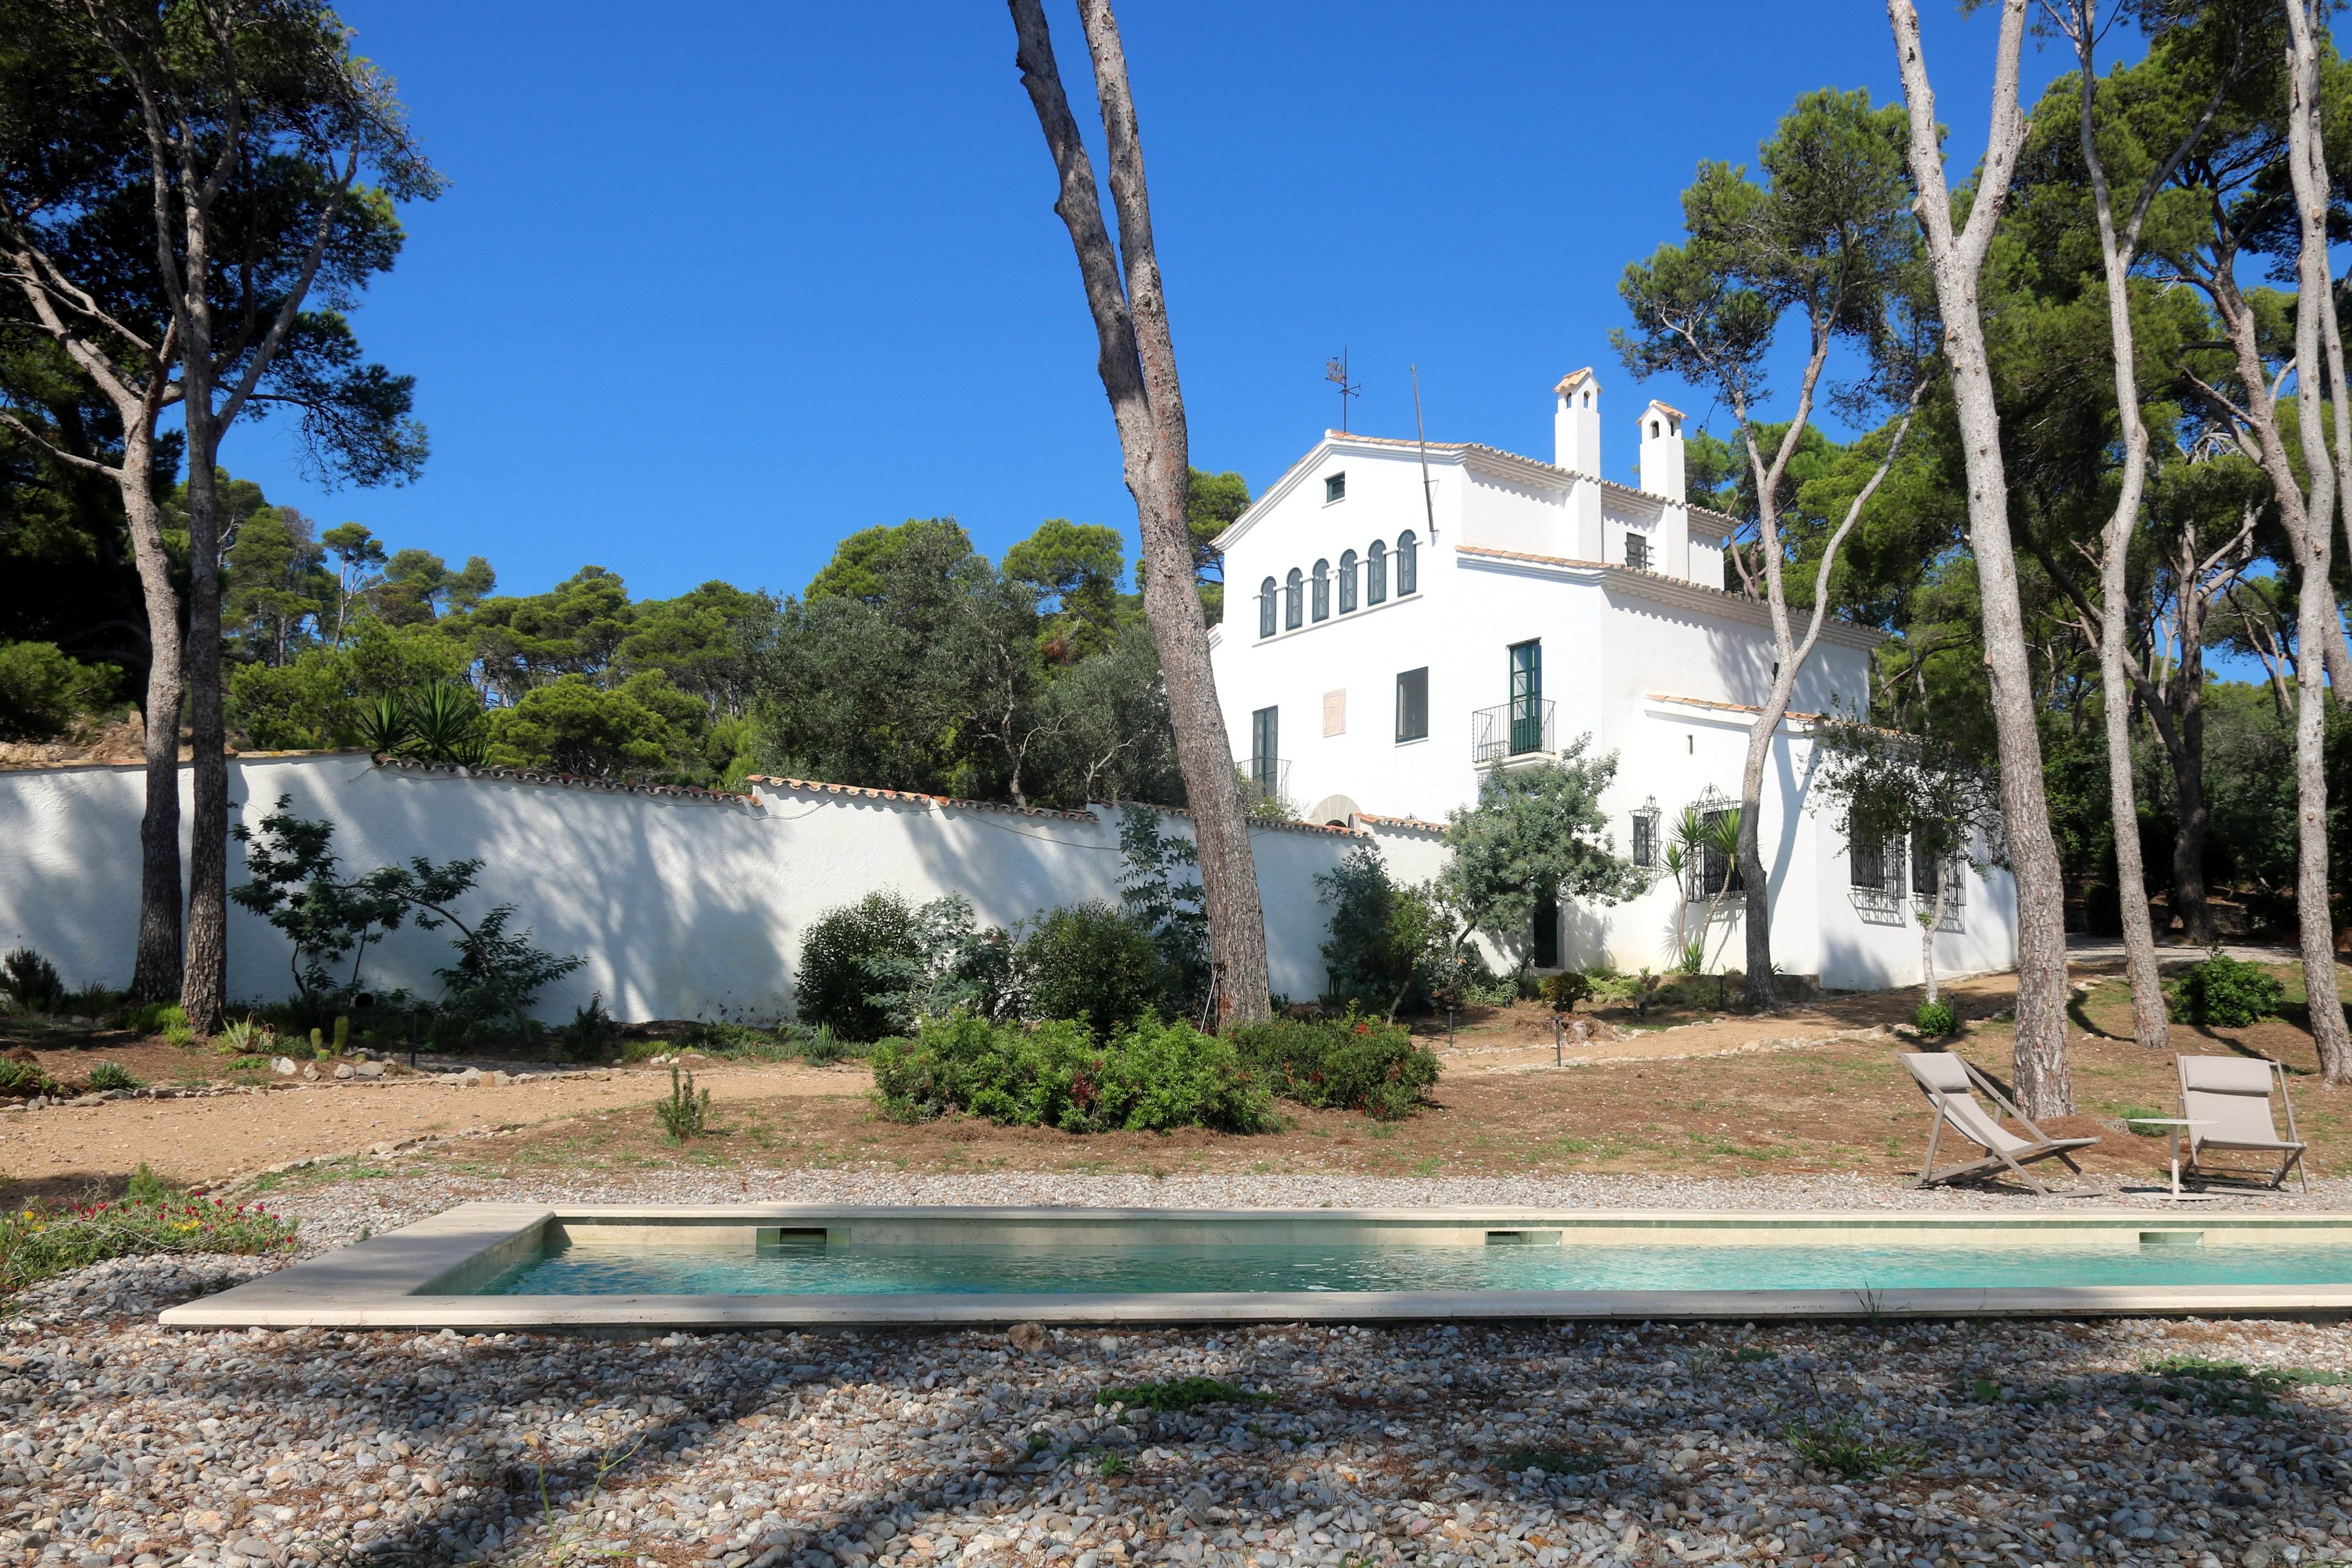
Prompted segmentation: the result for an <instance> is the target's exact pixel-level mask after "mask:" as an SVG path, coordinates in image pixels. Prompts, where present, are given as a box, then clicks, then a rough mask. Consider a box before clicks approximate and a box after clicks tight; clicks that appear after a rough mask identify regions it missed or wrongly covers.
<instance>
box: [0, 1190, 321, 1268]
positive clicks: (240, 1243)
mask: <svg viewBox="0 0 2352 1568" xmlns="http://www.w3.org/2000/svg"><path fill="white" fill-rule="evenodd" d="M145 1177H146V1179H145V1181H143V1182H142V1181H141V1180H140V1178H139V1177H137V1176H134V1177H133V1178H132V1188H133V1195H132V1196H131V1197H128V1198H125V1199H124V1200H122V1201H121V1202H120V1203H111V1204H84V1205H76V1206H74V1207H71V1208H25V1209H22V1210H19V1211H18V1212H16V1213H14V1214H8V1215H0V1294H6V1293H9V1292H13V1291H16V1290H21V1289H24V1288H25V1287H26V1286H27V1285H31V1284H34V1283H36V1282H37V1281H39V1280H42V1279H47V1278H48V1277H49V1276H51V1275H53V1274H62V1273H64V1272H66V1271H67V1270H68V1269H70V1268H84V1267H87V1266H88V1265H89V1264H92V1263H96V1262H99V1261H100V1260H101V1259H104V1258H128V1257H132V1256H134V1255H142V1254H147V1253H162V1252H170V1253H190V1252H226V1253H235V1254H238V1255H241V1256H252V1255H255V1254H259V1253H266V1252H276V1251H279V1250H282V1249H283V1248H286V1247H291V1246H293V1244H294V1222H293V1221H292V1220H289V1219H281V1218H279V1217H278V1215H273V1214H268V1213H265V1212H263V1211H262V1210H260V1209H257V1208H246V1207H238V1208H231V1207H229V1206H228V1205H226V1204H224V1203H222V1202H221V1201H220V1200H219V1199H217V1198H214V1199H210V1200H204V1199H193V1198H184V1197H179V1196H175V1195H173V1194H171V1193H169V1192H168V1191H165V1190H163V1184H162V1183H161V1182H160V1181H157V1180H156V1179H155V1176H154V1173H152V1172H146V1173H145Z"/></svg>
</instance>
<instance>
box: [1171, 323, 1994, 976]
mask: <svg viewBox="0 0 2352 1568" xmlns="http://www.w3.org/2000/svg"><path fill="white" fill-rule="evenodd" d="M1554 390H1555V395H1556V403H1555V408H1554V413H1553V422H1554V437H1555V443H1556V445H1555V450H1554V453H1553V460H1552V461H1550V462H1549V463H1546V462H1539V461H1538V460H1537V459H1535V458H1523V457H1518V456H1516V455H1514V454H1512V453H1509V452H1505V451H1499V450H1497V449H1496V448H1495V447H1484V446H1478V445H1475V444H1471V443H1461V444H1439V443H1434V442H1433V443H1430V444H1428V445H1427V446H1425V447H1424V446H1423V444H1421V443H1419V442H1415V441H1400V440H1389V439H1382V438H1380V437H1370V436H1357V435H1349V434H1347V433H1344V432H1340V431H1326V432H1325V433H1324V436H1323V439H1322V440H1320V441H1319V442H1318V443H1317V444H1316V446H1315V447H1314V448H1313V449H1312V450H1310V451H1309V452H1307V455H1306V456H1305V457H1303V458H1300V459H1299V460H1298V461H1297V463H1296V464H1294V465H1292V467H1291V468H1290V470H1289V471H1288V472H1287V473H1286V474H1284V475H1283V476H1282V478H1281V479H1278V480H1276V482H1275V483H1274V484H1273V485H1272V486H1270V487H1268V489H1266V491H1265V494H1264V495H1262V496H1261V497H1259V499H1258V500H1257V501H1256V503H1255V505H1253V506H1252V507H1251V508H1250V509H1249V510H1247V511H1246V512H1244V513H1243V514H1242V516H1241V517H1240V518H1239V519H1237V520H1236V521H1234V524H1233V526H1232V527H1231V528H1229V529H1227V530H1226V531H1224V533H1223V535H1221V536H1220V537H1219V539H1218V541H1217V542H1218V545H1219V547H1220V548H1221V549H1222V550H1223V552H1224V563H1225V582H1226V584H1227V589H1226V593H1227V599H1226V613H1225V620H1224V624H1223V626H1220V627H1218V628H1217V629H1216V630H1215V631H1214V632H1213V634H1212V637H1213V650H1214V652H1213V658H1214V665H1215V670H1216V679H1217V689H1218V692H1219V694H1220V697H1221V699H1222V700H1223V705H1224V710H1225V717H1226V722H1227V723H1228V725H1230V726H1231V727H1232V730H1233V743H1234V755H1235V757H1236V759H1237V762H1238V765H1239V766H1240V767H1241V768H1242V770H1243V771H1244V773H1246V774H1247V776H1248V777H1249V778H1250V779H1251V780H1252V781H1253V783H1254V784H1255V786H1256V787H1258V788H1259V789H1262V790H1265V791H1267V792H1270V793H1274V794H1276V795H1280V797H1281V798H1282V799H1283V800H1285V801H1286V802H1287V803H1289V805H1291V806H1292V808H1293V809H1294V810H1295V811H1297V812H1298V813H1299V814H1300V815H1301V816H1304V817H1305V818H1306V819H1307V820H1308V821H1311V822H1318V823H1327V822H1328V823H1334V824H1339V825H1343V826H1346V825H1352V824H1354V823H1355V822H1356V820H1357V819H1359V818H1361V819H1363V820H1364V821H1365V822H1366V823H1368V824H1379V825H1381V826H1383V827H1385V828H1388V829H1389V830H1391V831H1393V830H1394V829H1395V828H1396V827H1397V826H1402V823H1401V822H1400V819H1408V820H1413V819H1417V820H1419V821H1422V822H1425V823H1427V822H1434V821H1436V820H1439V819H1442V818H1443V817H1444V814H1445V813H1446V812H1447V811H1448V810H1450V809H1452V808H1454V807H1455V806H1460V805H1467V804H1469V803H1471V802H1472V801H1474V800H1475V798H1476V796H1477V792H1478V779H1479V775H1480V773H1481V772H1482V771H1483V770H1485V769H1487V768H1495V767H1511V766H1514V765H1523V764H1525V763H1528V762H1532V761H1537V760H1540V759H1543V758H1548V757H1553V756H1557V755H1558V754H1559V752H1561V751H1562V750H1563V749H1564V748H1566V747H1567V746H1569V745H1570V744H1573V743H1574V742H1576V741H1577V740H1578V739H1579V738H1580V737H1583V736H1587V735H1589V736H1591V751H1593V752H1596V753H1607V752H1615V753H1616V755H1617V759H1618V767H1617V775H1616V781H1615V784H1614V785H1613V786H1612V790H1611V792H1610V795H1609V797H1608V800H1607V802H1606V805H1607V807H1608V810H1609V812H1610V816H1611V818H1612V823H1613V824H1614V837H1615V840H1616V846H1617V848H1618V850H1619V851H1620V852H1621V853H1628V854H1630V855H1631V856H1632V857H1633V859H1634V861H1635V862H1636V863H1637V864H1641V865H1645V866H1652V867H1656V866H1657V863H1658V860H1659V848H1660V846H1661V843H1662V841H1663V838H1664V835H1665V834H1666V833H1667V832H1668V831H1670V829H1671V826H1672V824H1673V823H1674V822H1675V820H1676V819H1677V818H1678V817H1679V816H1681V814H1682V812H1683V810H1684V808H1685V807H1686V806H1692V805H1696V806H1697V807H1699V808H1700V809H1701V810H1702V811H1707V810H1715V809H1721V808H1723V807H1727V806H1730V805H1736V804H1737V802H1738V795H1739V773H1740V766H1741V762H1742V759H1743V757H1744V754H1745V752H1746V747H1747V741H1748V726H1749V724H1750V723H1751V722H1752V721H1753V718H1754V715H1755V713H1756V709H1755V707H1754V706H1753V705H1754V704H1756V703H1758V702H1759V701H1760V700H1762V699H1763V697H1764V695H1765V693H1766V687H1767V685H1768V683H1769V680H1770V679H1771V676H1772V664H1773V651H1772V642H1771V635H1770V633H1769V629H1768V623H1767V620H1766V613H1765V610H1764V607H1763V606H1762V605H1760V604H1759V603H1757V602H1755V601H1752V600H1749V599H1747V598H1744V597H1740V596H1738V595H1733V594H1728V593H1726V592H1725V591H1724V588H1723V574H1724V559H1723V557H1724V547H1725V543H1726V542H1727V539H1728V538H1729V536H1730V533H1731V530H1732V528H1733V527H1734V520H1733V519H1731V518H1729V517H1726V516H1724V515H1723V514H1721V513H1719V512H1715V511H1710V510H1707V509H1706V508H1704V507H1695V506H1692V505H1690V504H1689V503H1688V502H1687V500H1685V489H1684V469H1683V440H1684V438H1683V429H1682V426H1683V416H1682V415H1681V414H1680V413H1678V412H1677V411H1675V409H1672V408H1669V407H1668V406H1666V405H1664V404H1663V403H1659V402H1655V401H1653V402H1652V403H1650V404H1649V405H1648V406H1647V407H1645V408H1643V410H1642V411H1641V414H1640V415H1639V416H1638V418H1637V421H1636V425H1637V428H1636V432H1635V434H1636V438H1637V439H1638V441H1639V442H1640V452H1641V479H1642V482H1641V485H1640V488H1638V489H1635V488H1633V487H1629V486H1626V485H1622V484H1617V483H1614V482H1612V481H1611V480H1608V479H1602V478H1601V477H1600V474H1601V414H1600V394H1601V387H1600V384H1599V383H1598V382H1597V381H1596V380H1595V379H1594V377H1593V374H1592V373H1591V371H1590V370H1580V371H1578V372H1576V373H1574V374H1571V375H1570V376H1569V377H1567V378H1566V379H1565V380H1563V381H1562V382H1561V383H1560V384H1559V386H1558V387H1557V388H1555V389H1554ZM1881 635H1882V634H1880V633H1878V632H1875V631H1873V630H1870V629H1868V628H1866V627H1863V626H1852V625H1847V624H1844V623H1838V624H1835V625H1832V626H1829V627H1827V628H1826V629H1825V630H1824V631H1823V633H1822V638H1821V641H1820V643H1819V644H1818V645H1817V646H1816V647H1815V648H1814V650H1813V654H1812V657H1811V658H1810V659H1809V660H1808V661H1807V663H1806V665H1805V668H1804V669H1803V670H1801V672H1800V673H1799V676H1798V679H1797V686H1796V691H1795V694H1794V698H1793V700H1792V702H1791V708H1792V710H1794V712H1795V713H1796V714H1797V715H1799V716H1798V717H1795V718H1792V719H1791V720H1790V721H1788V722H1786V723H1784V724H1783V726H1782V728H1781V731H1780V736H1779V738H1778V739H1777V741H1776V742H1775V745H1774V750H1773V753H1772V758H1771V763H1770V766H1769V771H1768V773H1767V777H1766V783H1765V790H1764V802H1763V813H1762V822H1761V825H1760V826H1761V829H1762V833H1763V836H1764V837H1763V844H1764V855H1765V861H1766V864H1767V867H1768V868H1769V876H1770V878H1771V882H1772V900H1771V904H1772V911H1773V913H1772V921H1773V926H1772V950H1773V955H1774V959H1775V961H1776V962H1777V963H1779V965H1780V967H1781V968H1782V969H1783V970H1784V971H1787V972H1789V973H1803V974H1815V975H1818V976H1819V977H1820V980H1821V983H1822V984H1824V985H1830V986H1836V987H1848V988H1865V987H1874V986H1882V985H1894V984H1910V983H1913V982H1916V980H1917V979H1918V978H1919V967H1920V953H1919V929H1918V926H1917V925H1916V923H1915V921H1914V916H1913V908H1912V906H1913V900H1915V899H1916V897H1918V895H1919V892H1920V884H1922V883H1923V882H1924V883H1925V884H1926V887H1927V890H1928V891H1930V892H1932V889H1933V887H1934V879H1936V878H1937V877H1939V876H1950V875H1954V874H1955V873H1957V875H1958V881H1957V882H1956V883H1955V891H1956V892H1957V893H1958V898H1957V899H1955V900H1951V907H1950V909H1949V910H1948V913H1947V916H1946V918H1945V920H1944V921H1943V924H1942V927H1941V929H1940V930H1939V931H1938V933H1937V939H1936V942H1937V946H1936V962H1937V970H1938V972H1939V973H1968V972H1974V971H1982V970H1988V969H2005V968H2008V967H2010V966H2011V965H2012V964H2013V963H2014V962H2015V958H2016V903H2015V897H2014V889H2013V888H2012V886H2011V881H2010V879H2009V878H2008V876H2007V874H2006V873H2004V872H2000V871H1995V872H1994V873H1993V874H1992V876H1991V877H1990V878H1980V877H1979V876H1977V875H1976V874H1975V873H1973V872H1971V871H1969V870H1968V869H1967V868H1965V867H1958V868H1938V867H1937V866H1935V865H1933V864H1932V863H1928V862H1922V863H1920V864H1918V865H1916V866H1913V865H1908V864H1906V862H1908V861H1909V860H1910V859H1911V857H1909V856H1907V855H1906V854H1904V853H1902V852H1901V851H1900V847H1889V848H1891V849H1894V850H1895V852H1894V853H1887V852H1885V851H1880V852H1876V853H1873V852H1870V851H1868V850H1865V851H1864V852H1863V853H1861V854H1855V853H1853V852H1852V851H1851V850H1850V848H1849V847H1848V846H1847V845H1845V844H1844V843H1843V842H1842V841H1841V840H1840V838H1839V836H1838V834H1837V833H1836V831H1835V830H1834V828H1833V827H1832V824H1831V822H1830V821H1829V820H1827V819H1825V818H1824V817H1823V816H1818V815H1815V814H1814V813H1811V812H1809V811H1808V810H1807V809H1806V807H1805V797H1806V787H1807V784H1808V782H1809V780H1810V778H1811V754H1812V744H1811V741H1810V739H1809V738H1808V737H1809V730H1808V727H1807V725H1806V723H1805V721H1804V719H1803V717H1802V715H1805V714H1808V713H1813V712H1819V711H1822V710H1829V709H1830V708H1832V706H1833V704H1842V705H1843V706H1844V707H1846V708H1849V709H1850V708H1853V707H1854V706H1857V705H1859V704H1860V703H1862V702H1863V701H1864V700H1865V699H1866V697H1867V694H1868V691H1869V675H1870V650H1871V648H1872V647H1873V646H1874V644H1876V643H1877V642H1878V641H1879V640H1880V638H1881ZM1707 881H1708V885H1710V886H1717V885H1719V883H1720V873H1719V872H1718V873H1717V874H1716V875H1714V876H1710V877H1709V878H1708V879H1707ZM1679 898H1680V893H1679V891H1678V890H1677V889H1676V887H1675V882H1674V880H1673V879H1671V878H1669V877H1667V876H1666V875H1664V871H1663V869H1661V870H1660V871H1659V875H1658V876H1657V878H1656V879H1654V882H1653V884H1652V886H1651V889H1650V891H1649V892H1648V893H1647V894H1646V895H1644V896H1643V897H1641V898H1639V899H1637V900H1633V902H1631V903H1627V904H1621V905H1618V906H1615V907H1613V908H1607V909H1601V908H1583V907H1573V906H1572V907H1570V908H1568V909H1564V910H1556V911H1555V910H1547V911H1544V912H1542V913H1540V914H1539V915H1538V919H1537V921H1536V929H1535V930H1533V931H1529V932H1528V933H1526V940H1527V942H1528V949H1527V952H1528V955H1529V956H1530V958H1531V959H1532V961H1533V963H1534V964H1535V966H1536V967H1537V968H1538V969H1551V968H1558V967H1574V966H1584V965H1590V964H1592V963H1600V962H1604V961H1605V962H1607V963H1611V964H1612V965H1614V966H1616V967H1618V968H1621V969H1637V968H1641V967H1644V966H1646V967H1650V968H1654V969H1665V968H1667V967H1670V966H1671V964H1672V963H1673V960H1674V955H1675V931H1676V929H1677V921H1676V913H1677V911H1676V909H1675V905H1676V902H1677V900H1678V899H1679ZM1729 902H1730V906H1731V907H1730V908H1729V909H1728V910H1726V912H1725V913H1724V915H1723V916H1722V918H1720V919H1718V920H1717V922H1716V923H1715V924H1714V925H1713V926H1712V927H1710V928H1708V934H1707V942H1708V953H1709V967H1710V968H1713V967H1717V966H1719V965H1728V966H1734V967H1736V966H1738V964H1740V963H1742V962H1743V961H1744V952H1745V947H1744V939H1743V937H1742V935H1741V932H1740V924H1739V922H1740V920H1741V918H1742V917H1741V916H1740V914H1739V913H1738V904H1739V902H1740V900H1738V898H1737V897H1735V898H1734V899H1732V900H1730V901H1729ZM1682 919H1683V929H1684V930H1685V935H1686V936H1695V935H1696V934H1697V932H1698V931H1699V930H1700V928H1701V926H1702V924H1703V923H1704V919H1705V909H1704V906H1703V905H1702V906H1696V907H1693V908H1690V909H1686V910H1684V911H1682Z"/></svg>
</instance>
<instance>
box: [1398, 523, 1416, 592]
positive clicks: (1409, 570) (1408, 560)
mask: <svg viewBox="0 0 2352 1568" xmlns="http://www.w3.org/2000/svg"><path fill="white" fill-rule="evenodd" d="M1420 586H1421V542H1420V541H1419V540H1417V539H1415V538H1413V536H1412V530H1411V529H1409V528H1408V529H1406V530H1405V531H1403V532H1402V533H1400V534H1398V535H1397V597H1398V598H1400V599H1402V598H1403V597H1404V596H1405V595H1407V594H1410V593H1412V592H1413V591H1414V590H1415V589H1417V588H1419V587H1420Z"/></svg>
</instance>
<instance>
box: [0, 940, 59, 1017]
mask: <svg viewBox="0 0 2352 1568" xmlns="http://www.w3.org/2000/svg"><path fill="white" fill-rule="evenodd" d="M0 994H5V996H6V997H7V998H8V1005H10V1006H12V1007H15V1008H17V1009H18V1010H20V1011H23V1012H26V1013H54V1012H56V1011H57V1010H58V1004H60V1003H62V1002H63V1001H64V1000H65V995H66V983H65V981H64V980H62V979H61V978H59V977H58V966H57V965H56V964H54V963H50V962H49V961H48V960H47V959H46V958H43V957H42V956H41V955H40V954H39V953H37V952H34V951H33V950H32V949H31V948H29V947H19V948H12V949H10V950H9V952H8V955H7V956H6V957H5V958H0Z"/></svg>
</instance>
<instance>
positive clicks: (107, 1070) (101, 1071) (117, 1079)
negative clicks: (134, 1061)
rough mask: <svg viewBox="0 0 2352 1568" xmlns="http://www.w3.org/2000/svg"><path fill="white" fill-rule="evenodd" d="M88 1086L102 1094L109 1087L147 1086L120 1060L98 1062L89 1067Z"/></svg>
mask: <svg viewBox="0 0 2352 1568" xmlns="http://www.w3.org/2000/svg"><path fill="white" fill-rule="evenodd" d="M89 1087H90V1089H91V1090H92V1091H93V1092H96V1093H99V1094H103V1093H105V1092H106V1091H107V1090H109V1089H144V1088H146V1087H147V1086H146V1085H145V1084H144V1083H142V1082H141V1081H140V1080H139V1079H136V1078H134V1077H132V1076H131V1069H130V1068H126V1067H124V1066H123V1065H122V1064H121V1062H100V1063H99V1064H98V1065H97V1066H96V1067H94V1068H90V1069H89Z"/></svg>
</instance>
